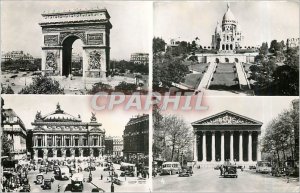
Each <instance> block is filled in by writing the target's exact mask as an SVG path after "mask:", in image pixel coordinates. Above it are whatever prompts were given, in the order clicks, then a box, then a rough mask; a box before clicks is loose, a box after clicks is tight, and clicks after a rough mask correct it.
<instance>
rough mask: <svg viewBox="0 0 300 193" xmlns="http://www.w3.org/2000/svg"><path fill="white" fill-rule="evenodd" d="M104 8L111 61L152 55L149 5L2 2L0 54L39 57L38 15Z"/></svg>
mask: <svg viewBox="0 0 300 193" xmlns="http://www.w3.org/2000/svg"><path fill="white" fill-rule="evenodd" d="M96 7H99V8H104V7H105V8H106V9H107V10H108V12H109V14H110V16H111V19H110V22H111V24H112V25H113V28H112V29H111V34H110V41H111V59H117V60H121V59H126V60H128V59H129V58H130V54H131V53H134V52H147V53H149V52H151V50H150V49H151V41H152V28H151V26H152V14H153V12H152V3H151V2H130V1H126V2H117V1H114V2H105V1H102V2H101V1H1V51H12V50H24V51H25V52H28V53H30V54H32V55H33V56H34V57H41V45H42V43H43V36H42V31H41V27H40V26H39V25H38V23H39V22H40V21H41V19H42V16H41V14H42V13H43V12H44V11H46V12H49V11H53V10H56V11H62V10H74V9H85V8H88V9H90V8H96Z"/></svg>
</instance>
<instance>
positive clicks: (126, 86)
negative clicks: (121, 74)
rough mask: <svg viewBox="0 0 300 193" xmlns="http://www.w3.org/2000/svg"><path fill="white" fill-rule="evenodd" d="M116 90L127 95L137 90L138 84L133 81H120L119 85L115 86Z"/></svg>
mask: <svg viewBox="0 0 300 193" xmlns="http://www.w3.org/2000/svg"><path fill="white" fill-rule="evenodd" d="M115 91H117V92H122V93H124V94H125V95H130V94H132V93H133V92H136V91H137V86H136V85H135V84H132V83H127V82H124V81H123V82H120V83H119V84H118V85H117V86H115Z"/></svg>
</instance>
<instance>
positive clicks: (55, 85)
mask: <svg viewBox="0 0 300 193" xmlns="http://www.w3.org/2000/svg"><path fill="white" fill-rule="evenodd" d="M19 94H64V89H63V88H60V85H59V82H58V81H56V80H52V79H51V78H50V77H47V76H36V77H34V78H33V81H32V83H31V84H30V85H28V86H26V87H25V88H23V89H22V90H21V91H20V92H19Z"/></svg>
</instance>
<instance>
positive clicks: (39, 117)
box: [35, 111, 42, 120]
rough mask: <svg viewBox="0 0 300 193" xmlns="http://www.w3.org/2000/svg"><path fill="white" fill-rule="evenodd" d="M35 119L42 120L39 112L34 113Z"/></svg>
mask: <svg viewBox="0 0 300 193" xmlns="http://www.w3.org/2000/svg"><path fill="white" fill-rule="evenodd" d="M35 119H37V120H39V119H42V114H41V111H37V112H36V115H35Z"/></svg>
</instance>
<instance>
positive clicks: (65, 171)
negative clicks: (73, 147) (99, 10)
mask: <svg viewBox="0 0 300 193" xmlns="http://www.w3.org/2000/svg"><path fill="white" fill-rule="evenodd" d="M59 178H60V179H61V180H69V178H70V168H69V167H68V166H60V167H59Z"/></svg>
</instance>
